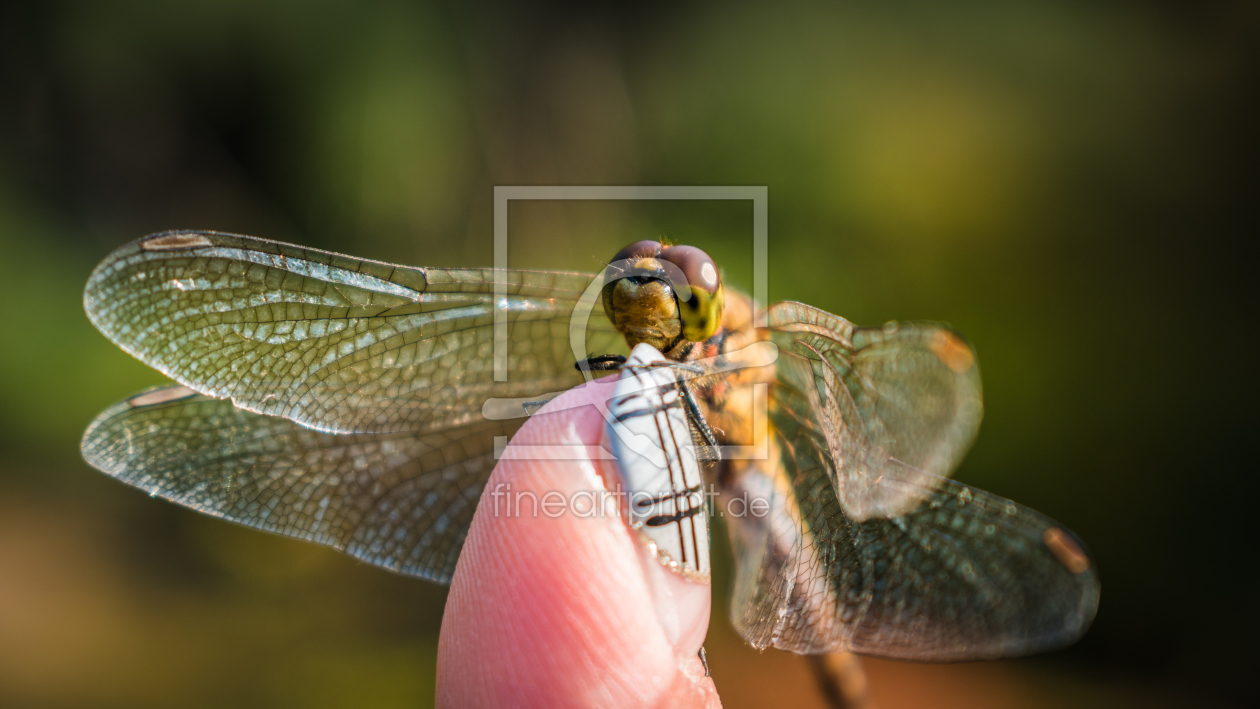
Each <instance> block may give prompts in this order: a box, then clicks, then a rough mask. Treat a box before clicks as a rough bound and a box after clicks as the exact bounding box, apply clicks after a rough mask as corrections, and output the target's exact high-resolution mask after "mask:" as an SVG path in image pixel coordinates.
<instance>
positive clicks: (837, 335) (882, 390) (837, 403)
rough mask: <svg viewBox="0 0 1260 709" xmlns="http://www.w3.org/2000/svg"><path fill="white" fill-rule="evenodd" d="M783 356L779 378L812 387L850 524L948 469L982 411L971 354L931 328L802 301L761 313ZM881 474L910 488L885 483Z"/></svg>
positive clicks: (910, 502)
mask: <svg viewBox="0 0 1260 709" xmlns="http://www.w3.org/2000/svg"><path fill="white" fill-rule="evenodd" d="M767 323H768V325H769V328H770V332H771V339H772V341H773V342H774V343H775V344H776V345H778V346H779V348H780V350H781V351H782V352H784V354H785V355H786V354H791V355H794V356H785V357H782V358H781V359H780V365H779V366H778V367H777V373H776V376H777V378H778V380H779V381H781V382H783V383H784V384H786V385H787V386H789V387H790V388H793V389H797V390H800V391H812V392H813V394H811V396H814V395H816V396H815V398H814V399H813V401H814V403H815V404H816V405H817V407H818V409H817V412H816V415H815V421H816V424H817V425H818V428H819V429H820V430H821V432H822V434H823V437H824V439H825V441H826V445H827V450H828V451H829V452H830V453H831V459H832V461H833V462H834V467H833V469H832V472H833V473H834V474H835V476H836V477H835V479H834V483H835V486H836V489H837V491H838V494H839V495H840V503H841V504H842V505H844V508H845V511H846V512H847V513H848V514H849V515H850V516H852V517H854V518H856V519H866V518H868V517H872V516H881V517H889V516H894V515H897V514H899V513H901V512H903V511H905V510H908V509H911V508H912V507H914V506H915V505H917V504H918V503H919V501H920V500H919V497H918V495H919V493H920V492H921V491H922V490H923V489H925V488H926V487H930V485H932V484H936V481H938V480H939V479H940V478H942V477H945V476H948V475H949V474H951V473H952V472H953V471H954V468H956V467H957V465H958V463H959V462H960V461H961V460H962V458H963V456H964V455H965V454H966V452H967V450H968V449H969V448H970V447H971V443H972V441H973V440H974V439H975V436H976V431H977V430H978V429H979V427H980V419H981V417H982V415H983V412H984V407H983V404H982V403H981V392H980V372H979V369H978V367H977V366H976V358H975V354H974V352H973V351H972V349H971V346H970V345H968V344H967V343H966V342H965V341H964V340H963V339H962V338H961V337H959V336H958V335H957V334H955V333H954V332H952V331H951V330H949V329H948V328H945V327H943V326H941V325H936V324H932V323H901V324H895V323H890V324H889V325H888V326H886V327H884V328H859V327H855V326H854V325H853V324H852V323H850V322H848V321H847V320H845V319H843V318H840V317H838V316H835V315H832V314H830V313H827V312H824V311H822V310H818V309H817V308H812V307H810V306H808V305H803V304H801V303H779V304H776V305H775V306H773V307H771V308H770V309H769V310H768V311H767ZM887 477H894V478H897V479H898V480H901V481H902V482H905V483H907V485H906V486H904V487H898V486H890V485H884V484H882V480H883V479H884V478H887Z"/></svg>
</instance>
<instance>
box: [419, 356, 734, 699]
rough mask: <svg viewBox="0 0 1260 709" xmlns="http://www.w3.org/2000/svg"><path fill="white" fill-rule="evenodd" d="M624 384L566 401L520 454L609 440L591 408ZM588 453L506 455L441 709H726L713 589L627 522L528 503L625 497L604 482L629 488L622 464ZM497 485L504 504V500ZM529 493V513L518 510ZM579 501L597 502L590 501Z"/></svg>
mask: <svg viewBox="0 0 1260 709" xmlns="http://www.w3.org/2000/svg"><path fill="white" fill-rule="evenodd" d="M613 381H614V378H605V379H603V380H600V381H598V382H595V383H593V384H588V385H586V386H584V387H579V388H577V389H573V390H571V391H568V392H565V393H564V394H562V395H561V396H559V397H557V398H556V399H555V400H553V401H552V402H550V403H549V404H548V405H547V406H545V407H544V408H543V409H542V410H541V411H539V412H538V413H537V414H535V415H534V416H533V417H532V418H530V420H529V422H528V423H526V424H525V426H524V427H523V428H522V429H521V430H520V432H519V433H517V434H516V437H515V438H513V440H512V446H511V447H510V448H509V451H511V449H513V448H517V449H518V450H523V449H521V448H518V447H523V446H531V445H533V446H537V445H544V444H545V445H571V446H581V445H586V446H596V445H598V444H599V443H600V441H601V440H602V438H603V436H604V421H603V418H602V417H601V415H600V414H599V412H598V410H597V409H596V408H595V407H594V406H592V405H590V404H591V403H592V402H595V401H597V400H599V401H604V402H606V401H607V400H608V399H609V398H610V397H611V396H612V386H613ZM579 458H580V459H578V460H512V459H504V460H501V461H500V462H499V464H498V465H497V466H496V467H495V469H494V473H493V474H492V475H491V476H490V482H489V484H488V485H487V486H486V490H485V492H484V493H483V494H482V496H481V502H480V503H479V505H478V507H477V512H476V515H475V517H474V518H473V523H472V528H471V529H470V530H469V533H468V540H467V541H466V543H465V544H464V549H463V552H462V553H461V555H460V558H459V565H458V566H457V567H456V569H455V578H454V580H453V581H452V582H451V592H450V596H449V597H448V599H447V602H446V614H445V616H444V617H443V618H442V635H441V639H440V641H439V644H438V667H437V669H438V677H437V705H438V706H439V707H503V706H518V707H535V706H536V707H718V706H721V703H720V702H719V700H718V696H717V690H716V689H715V688H714V686H713V682H712V680H710V679H709V678H708V677H705V676H704V670H703V668H702V667H701V664H700V661H699V659H698V658H697V657H696V651H697V650H698V649H699V648H700V645H701V643H702V642H703V641H704V634H705V631H706V630H707V628H708V625H709V607H710V598H711V594H710V587H709V585H708V584H701V583H694V582H690V581H685V580H683V579H682V578H681V577H679V576H677V575H676V574H674V573H672V572H669V571H667V570H665V569H664V568H662V567H661V566H660V565H659V564H657V563H656V562H655V561H653V560H651V559H650V558H648V557H647V554H646V553H645V551H644V548H643V545H642V544H641V543H640V542H639V541H638V539H637V538H636V537H635V536H634V534H633V533H632V531H631V530H630V528H629V527H627V526H626V523H625V521H624V520H623V519H622V518H621V517H619V516H617V515H612V514H607V515H598V514H596V515H590V516H580V515H577V514H573V513H572V512H571V511H570V510H568V509H567V507H566V508H565V510H564V511H563V513H562V514H559V516H556V517H548V516H547V515H546V514H544V512H543V511H542V509H540V511H539V512H538V514H537V515H536V516H535V515H534V514H533V512H532V509H531V507H532V504H533V503H531V502H530V501H529V499H528V497H526V498H518V497H517V493H526V492H532V493H533V494H534V495H536V496H537V499H538V500H542V499H543V496H544V495H546V494H547V493H549V492H552V491H554V492H557V493H559V494H560V496H563V498H564V499H565V500H566V501H567V500H570V499H572V498H571V496H572V495H573V493H576V492H579V491H584V490H589V491H596V492H597V494H598V491H600V490H604V489H611V487H612V486H611V485H609V484H606V483H605V482H604V481H605V480H609V481H615V475H616V473H615V469H613V468H612V467H611V465H609V464H608V463H607V462H603V463H601V462H600V461H598V460H593V459H591V458H587V457H584V456H580V457H579ZM508 485H510V488H508V487H507V486H508ZM496 486H499V487H496ZM496 489H497V490H498V491H499V492H500V496H499V497H492V494H493V493H494V491H495V490H496ZM509 491H510V492H509ZM552 498H553V499H558V498H557V496H552ZM518 499H520V500H522V501H521V502H520V505H519V510H517V511H512V512H509V510H511V509H512V508H511V507H510V505H512V504H514V501H515V500H518ZM579 499H581V500H582V502H581V505H588V502H587V501H588V500H589V499H590V498H586V497H583V496H579ZM496 502H497V514H496ZM582 509H589V507H588V506H584V507H582Z"/></svg>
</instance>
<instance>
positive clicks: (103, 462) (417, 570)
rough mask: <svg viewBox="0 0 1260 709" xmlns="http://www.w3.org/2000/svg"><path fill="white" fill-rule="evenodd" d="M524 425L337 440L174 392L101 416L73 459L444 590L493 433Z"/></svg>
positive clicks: (153, 394) (486, 468) (489, 460)
mask: <svg viewBox="0 0 1260 709" xmlns="http://www.w3.org/2000/svg"><path fill="white" fill-rule="evenodd" d="M522 423H523V420H521V419H518V420H512V421H480V422H475V423H471V424H467V425H465V426H461V427H456V428H448V429H446V430H444V431H441V432H429V433H422V434H418V433H389V434H340V435H338V434H329V433H322V432H319V431H315V430H312V429H308V428H304V427H302V426H300V425H298V424H296V423H294V422H292V421H290V420H287V419H283V418H277V417H273V416H263V415H261V414H256V413H252V412H249V411H243V410H241V409H238V408H236V407H234V406H232V403H231V402H230V401H226V400H223V399H211V398H208V397H205V396H201V395H198V394H196V393H195V392H193V391H192V390H190V389H188V388H186V387H183V386H172V387H165V388H160V389H154V390H151V391H148V392H145V393H143V394H139V395H137V396H134V397H132V398H130V399H128V400H126V401H123V402H121V403H119V404H116V405H114V406H112V407H110V408H109V409H107V410H106V411H105V412H103V413H102V414H101V415H100V416H98V417H97V418H96V420H95V421H93V422H92V424H91V426H89V427H88V430H87V432H86V433H85V434H84V435H83V457H84V458H86V459H87V461H88V462H89V463H90V464H91V465H92V466H94V467H96V468H98V469H99V470H101V471H103V472H105V473H107V474H109V475H111V476H113V477H115V478H118V479H119V480H121V481H123V482H125V483H127V484H128V485H133V486H135V487H138V488H140V489H141V490H144V491H146V492H148V493H149V494H151V495H155V496H157V497H162V498H165V499H167V500H171V501H173V502H176V503H179V504H181V505H184V506H186V507H191V508H192V509H195V510H198V511H201V512H205V513H207V514H210V515H214V516H216V517H222V518H224V519H229V520H232V521H234V522H239V523H241V524H245V525H248V526H250V527H257V528H259V529H264V530H267V531H271V532H276V533H279V534H284V535H287V536H291V537H297V538H299V539H308V540H310V541H313V542H318V543H320V544H327V545H329V546H333V547H336V548H337V549H340V550H342V551H345V552H347V553H349V554H352V555H354V556H356V557H359V558H360V559H363V560H364V561H367V562H369V563H372V564H376V565H378V566H383V567H385V568H387V569H391V570H393V571H397V572H399V573H404V574H410V575H414V576H420V577H423V578H426V579H430V580H433V581H438V582H443V583H445V582H448V581H449V580H450V578H451V574H452V573H454V571H455V562H456V560H457V559H458V558H459V551H460V548H461V547H462V546H463V543H464V537H465V535H466V534H467V533H468V526H469V524H471V522H472V516H473V511H474V510H475V509H476V506H477V501H478V499H479V498H480V496H481V491H482V488H483V487H485V482H486V480H487V479H488V478H489V477H490V471H491V470H492V469H493V467H494V462H495V461H494V456H493V452H494V437H495V436H508V437H510V436H512V434H514V433H515V432H516V430H517V429H518V428H520V426H521V424H522Z"/></svg>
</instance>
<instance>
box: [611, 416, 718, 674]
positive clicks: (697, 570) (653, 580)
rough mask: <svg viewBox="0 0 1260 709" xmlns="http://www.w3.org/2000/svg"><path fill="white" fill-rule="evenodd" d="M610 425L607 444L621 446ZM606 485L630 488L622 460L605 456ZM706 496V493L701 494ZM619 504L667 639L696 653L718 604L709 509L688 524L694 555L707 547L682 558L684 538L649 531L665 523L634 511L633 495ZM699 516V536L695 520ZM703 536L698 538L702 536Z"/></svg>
mask: <svg viewBox="0 0 1260 709" xmlns="http://www.w3.org/2000/svg"><path fill="white" fill-rule="evenodd" d="M609 435H610V433H609V431H608V430H607V428H606V429H605V431H604V437H603V440H602V441H601V445H602V446H603V447H604V449H605V450H610V449H615V448H614V447H612V446H611V445H610V440H609ZM601 468H602V470H601V473H602V474H603V476H604V479H605V481H606V485H607V486H608V487H609V488H610V489H614V490H616V489H620V490H625V489H626V482H627V481H626V480H625V478H624V477H623V475H622V473H623V471H622V470H621V469H620V467H619V466H618V463H617V461H616V460H605V461H603V465H602V466H601ZM697 499H698V500H703V497H702V496H697ZM622 501H623V504H622V506H621V509H620V510H619V512H620V514H621V517H622V520H623V523H624V524H625V525H626V527H627V529H626V531H627V532H628V533H629V534H630V536H631V537H632V538H633V540H634V543H635V546H636V548H637V549H638V552H639V563H640V566H641V567H642V569H643V576H644V580H645V582H646V585H647V588H648V592H649V593H650V594H651V596H652V606H653V608H654V609H655V611H656V619H657V622H658V623H659V624H660V627H661V630H662V631H663V632H664V634H665V638H666V641H667V642H669V644H670V645H672V646H673V647H674V648H675V650H676V651H677V653H676V654H677V655H678V656H679V657H684V658H687V659H691V658H693V657H694V656H695V654H696V653H697V652H699V650H700V646H701V645H703V644H704V638H705V635H706V634H707V633H708V628H709V613H710V609H711V606H712V595H713V593H712V584H711V582H710V578H709V559H708V553H709V550H708V523H707V516H706V515H705V514H703V513H701V514H697V515H695V516H694V520H692V519H689V520H688V525H687V528H686V530H685V534H684V540H683V542H685V544H683V542H680V543H679V544H683V545H684V546H685V547H686V548H687V549H688V550H689V553H690V554H691V555H692V557H695V556H696V555H697V554H698V553H703V554H704V558H703V560H700V559H698V558H688V559H687V560H686V561H685V562H684V561H683V560H681V558H675V557H681V556H682V554H681V553H680V549H681V546H679V544H676V545H673V546H669V547H666V546H665V545H661V544H658V543H657V541H656V539H655V538H654V537H656V538H661V537H660V535H659V534H656V535H653V534H650V533H649V532H659V531H660V529H659V528H655V529H653V528H649V527H647V526H646V525H645V524H644V520H643V519H638V518H640V517H643V515H634V514H631V513H630V510H629V507H630V506H631V505H633V504H634V499H633V495H627V496H626V497H624V498H622ZM693 521H694V524H695V526H694V532H695V535H694V538H693V535H692V531H693V530H692V526H691V523H692V522H693ZM697 540H698V541H697Z"/></svg>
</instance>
